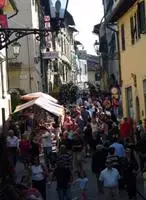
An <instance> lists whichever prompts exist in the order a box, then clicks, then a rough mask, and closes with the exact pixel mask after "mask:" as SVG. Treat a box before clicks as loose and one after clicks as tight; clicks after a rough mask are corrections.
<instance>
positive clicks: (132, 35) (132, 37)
mask: <svg viewBox="0 0 146 200" xmlns="http://www.w3.org/2000/svg"><path fill="white" fill-rule="evenodd" d="M130 27H131V44H134V43H135V39H134V20H133V16H132V17H130Z"/></svg>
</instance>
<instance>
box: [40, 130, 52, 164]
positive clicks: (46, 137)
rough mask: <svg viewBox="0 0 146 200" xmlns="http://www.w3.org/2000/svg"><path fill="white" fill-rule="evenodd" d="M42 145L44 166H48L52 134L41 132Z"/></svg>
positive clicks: (45, 131)
mask: <svg viewBox="0 0 146 200" xmlns="http://www.w3.org/2000/svg"><path fill="white" fill-rule="evenodd" d="M42 144H43V148H44V160H45V163H46V165H47V166H48V167H49V165H50V157H51V153H52V134H51V131H47V130H43V134H42Z"/></svg>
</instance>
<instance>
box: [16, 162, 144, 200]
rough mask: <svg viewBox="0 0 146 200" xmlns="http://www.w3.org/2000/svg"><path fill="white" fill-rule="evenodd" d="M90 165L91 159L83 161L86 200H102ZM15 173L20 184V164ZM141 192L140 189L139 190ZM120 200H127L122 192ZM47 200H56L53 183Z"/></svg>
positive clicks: (21, 174) (73, 191)
mask: <svg viewBox="0 0 146 200" xmlns="http://www.w3.org/2000/svg"><path fill="white" fill-rule="evenodd" d="M90 163H91V159H87V160H86V161H85V169H86V172H87V176H88V178H89V186H88V200H103V199H104V198H103V196H102V195H101V196H99V193H98V190H97V183H96V177H95V176H94V175H93V174H92V172H91V169H90ZM16 172H17V176H18V178H17V181H18V182H20V180H21V177H22V176H23V175H24V168H23V165H22V164H21V163H18V164H17V167H16ZM47 187H48V186H47ZM141 190H142V188H141ZM75 197H79V190H78V188H77V187H75V186H73V188H72V199H74V198H75ZM120 199H124V200H128V197H127V193H126V192H125V191H122V192H121V193H120ZM141 199H142V198H141V197H140V196H138V200H141ZM47 200H58V198H57V192H56V183H55V182H53V183H52V185H51V187H48V188H47Z"/></svg>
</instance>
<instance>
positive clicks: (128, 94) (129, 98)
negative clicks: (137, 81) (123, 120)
mask: <svg viewBox="0 0 146 200" xmlns="http://www.w3.org/2000/svg"><path fill="white" fill-rule="evenodd" d="M126 103H127V117H131V118H133V97H132V87H128V88H126Z"/></svg>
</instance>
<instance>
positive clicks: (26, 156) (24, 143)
mask: <svg viewBox="0 0 146 200" xmlns="http://www.w3.org/2000/svg"><path fill="white" fill-rule="evenodd" d="M19 148H20V155H21V158H22V161H23V163H24V165H28V164H29V161H30V148H31V146H30V142H29V140H28V139H27V135H23V136H22V140H21V141H20V144H19Z"/></svg>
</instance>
